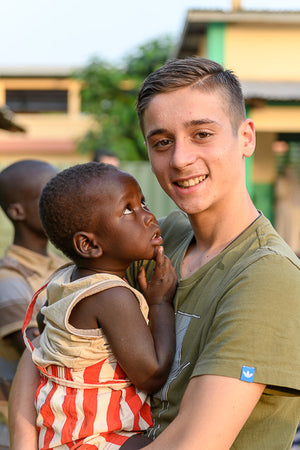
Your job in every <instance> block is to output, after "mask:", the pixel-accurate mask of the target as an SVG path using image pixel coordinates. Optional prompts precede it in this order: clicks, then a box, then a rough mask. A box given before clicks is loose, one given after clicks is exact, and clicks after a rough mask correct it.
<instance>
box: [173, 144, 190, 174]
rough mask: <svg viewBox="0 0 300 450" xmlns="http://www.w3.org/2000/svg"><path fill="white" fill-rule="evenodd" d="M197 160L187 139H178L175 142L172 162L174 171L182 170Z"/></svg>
mask: <svg viewBox="0 0 300 450" xmlns="http://www.w3.org/2000/svg"><path fill="white" fill-rule="evenodd" d="M194 160H195V155H194V153H193V152H192V148H191V144H189V143H188V141H187V140H185V139H180V140H179V139H178V140H176V141H175V145H174V147H173V153H172V157H171V160H170V166H171V167H172V168H174V169H181V168H183V167H185V166H188V165H189V164H192V162H193V161H194Z"/></svg>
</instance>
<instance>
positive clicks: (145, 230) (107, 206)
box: [92, 172, 162, 268]
mask: <svg viewBox="0 0 300 450" xmlns="http://www.w3.org/2000/svg"><path fill="white" fill-rule="evenodd" d="M105 186H106V187H105V194H104V195H103V188H102V189H101V191H102V193H101V195H100V194H98V195H97V188H96V189H95V194H96V195H95V196H94V202H93V206H92V208H93V211H94V215H93V218H92V228H93V232H94V234H95V235H96V236H97V238H98V239H99V242H100V243H101V247H102V250H103V256H102V257H101V259H102V260H103V259H106V261H109V262H111V263H113V264H115V263H116V262H118V263H121V264H122V265H124V263H125V265H128V264H130V263H131V262H132V261H135V260H139V259H152V258H153V257H154V256H155V253H156V251H157V247H158V246H159V245H161V244H162V238H161V236H160V229H159V226H158V223H157V221H156V219H155V217H154V215H153V214H152V213H151V212H150V210H149V209H148V207H147V205H146V203H145V200H144V196H143V193H142V191H141V189H140V186H139V185H138V183H137V182H136V180H135V179H134V178H133V177H131V176H130V175H129V174H127V173H124V172H116V173H111V174H109V175H108V176H107V180H105ZM112 268H113V267H112Z"/></svg>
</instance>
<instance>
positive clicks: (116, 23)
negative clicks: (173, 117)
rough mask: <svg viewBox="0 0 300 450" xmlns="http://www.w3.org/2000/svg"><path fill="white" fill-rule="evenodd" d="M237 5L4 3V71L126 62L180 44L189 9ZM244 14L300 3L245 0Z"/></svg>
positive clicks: (156, 0)
mask: <svg viewBox="0 0 300 450" xmlns="http://www.w3.org/2000/svg"><path fill="white" fill-rule="evenodd" d="M230 5H231V0H148V1H147V0H9V1H7V0H0V6H1V8H0V11H1V26H0V38H1V45H0V67H24V66H25V67H29V66H31V67H32V66H56V67H78V66H83V65H85V64H87V63H88V62H89V61H90V60H91V58H93V57H98V58H101V59H104V60H106V61H108V62H112V63H120V62H121V61H122V59H123V58H124V57H126V56H127V55H128V54H131V53H133V52H134V50H135V49H136V48H137V47H138V46H140V45H143V44H145V43H146V42H148V41H150V40H151V39H156V38H159V37H161V36H163V35H165V34H170V35H171V36H173V37H174V38H175V41H176V40H178V39H179V37H180V35H181V33H182V31H183V26H184V22H185V17H186V13H187V11H188V9H224V10H229V9H230ZM242 6H243V8H244V9H257V10H261V9H269V10H270V9H279V10H283V9H292V10H294V9H296V10H300V0H242Z"/></svg>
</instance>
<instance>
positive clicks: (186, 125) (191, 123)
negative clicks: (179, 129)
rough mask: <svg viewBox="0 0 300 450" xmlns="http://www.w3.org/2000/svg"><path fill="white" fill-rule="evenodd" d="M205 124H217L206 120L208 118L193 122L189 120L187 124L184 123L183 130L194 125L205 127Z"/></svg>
mask: <svg viewBox="0 0 300 450" xmlns="http://www.w3.org/2000/svg"><path fill="white" fill-rule="evenodd" d="M207 124H216V125H218V122H216V121H215V120H212V119H208V118H204V119H198V120H197V119H195V120H190V121H188V122H185V123H184V126H185V128H188V127H191V126H196V125H207Z"/></svg>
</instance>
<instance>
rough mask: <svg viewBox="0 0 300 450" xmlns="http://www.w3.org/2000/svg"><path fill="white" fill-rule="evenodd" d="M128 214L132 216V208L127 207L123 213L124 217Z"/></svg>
mask: <svg viewBox="0 0 300 450" xmlns="http://www.w3.org/2000/svg"><path fill="white" fill-rule="evenodd" d="M127 214H132V209H131V208H130V206H126V208H125V209H124V211H123V215H124V216H126V215H127Z"/></svg>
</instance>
